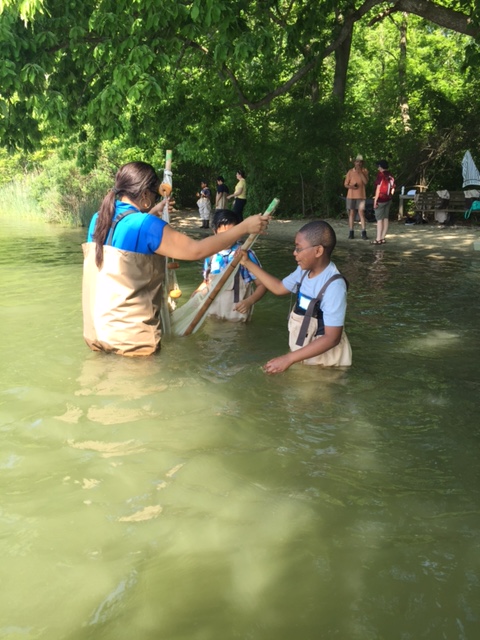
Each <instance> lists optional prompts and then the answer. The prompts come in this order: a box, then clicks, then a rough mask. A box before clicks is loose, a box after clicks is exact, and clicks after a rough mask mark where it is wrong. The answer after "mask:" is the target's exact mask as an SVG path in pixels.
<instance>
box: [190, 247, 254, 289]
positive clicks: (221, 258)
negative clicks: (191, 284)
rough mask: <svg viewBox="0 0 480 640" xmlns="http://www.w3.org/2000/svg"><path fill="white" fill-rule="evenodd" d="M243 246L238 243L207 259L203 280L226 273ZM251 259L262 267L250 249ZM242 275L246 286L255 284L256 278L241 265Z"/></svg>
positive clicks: (249, 255)
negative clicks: (250, 283)
mask: <svg viewBox="0 0 480 640" xmlns="http://www.w3.org/2000/svg"><path fill="white" fill-rule="evenodd" d="M241 246H242V243H241V242H236V243H235V244H234V245H232V246H231V247H230V249H223V251H219V252H218V253H215V254H214V255H213V256H211V257H210V258H205V262H204V265H203V278H204V280H207V279H208V277H209V276H216V275H218V274H219V273H222V272H223V271H225V269H226V268H227V267H228V265H229V264H230V263H231V262H232V260H233V258H234V257H235V251H236V250H237V249H239V248H240V247H241ZM247 253H248V257H249V259H250V260H251V261H252V262H254V263H255V264H258V265H259V266H261V265H260V262H259V260H258V258H257V256H256V255H255V254H254V252H253V251H252V250H251V249H249V250H248V252H247ZM240 275H241V277H242V278H243V280H244V281H245V283H246V284H248V283H249V282H253V281H254V280H255V276H254V275H253V273H250V271H248V269H245V267H244V266H243V265H240Z"/></svg>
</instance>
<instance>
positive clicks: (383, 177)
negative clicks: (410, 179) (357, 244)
mask: <svg viewBox="0 0 480 640" xmlns="http://www.w3.org/2000/svg"><path fill="white" fill-rule="evenodd" d="M377 167H378V173H377V177H376V179H375V183H374V186H375V196H374V197H373V208H374V210H375V219H376V221H377V237H376V239H375V240H372V242H371V244H385V242H386V240H385V236H386V235H387V230H388V215H389V213H390V206H391V204H392V198H393V194H394V193H395V178H394V177H393V176H392V174H391V173H390V171H389V170H388V162H387V161H386V160H378V161H377Z"/></svg>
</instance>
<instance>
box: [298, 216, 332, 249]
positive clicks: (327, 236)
mask: <svg viewBox="0 0 480 640" xmlns="http://www.w3.org/2000/svg"><path fill="white" fill-rule="evenodd" d="M298 233H301V234H302V235H304V236H305V237H306V238H307V240H308V242H310V244H311V245H312V246H313V247H314V246H317V245H320V244H321V245H322V247H323V248H324V249H325V251H326V253H327V255H328V256H331V255H332V252H333V250H334V249H335V245H336V244H337V236H336V235H335V231H334V230H333V228H332V227H331V226H330V225H329V224H328V222H325V220H313V221H312V222H308V223H307V224H305V225H304V226H303V227H302V228H301V229H299V231H298Z"/></svg>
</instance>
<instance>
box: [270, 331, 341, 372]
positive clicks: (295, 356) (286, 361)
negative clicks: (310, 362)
mask: <svg viewBox="0 0 480 640" xmlns="http://www.w3.org/2000/svg"><path fill="white" fill-rule="evenodd" d="M342 331H343V327H325V334H324V335H323V336H319V337H318V338H315V340H312V342H310V344H307V345H305V346H304V347H301V348H300V349H297V350H296V351H290V352H289V353H286V354H285V355H283V356H279V357H278V358H273V359H272V360H269V361H268V362H267V364H266V365H265V366H264V367H263V370H264V371H265V373H282V372H283V371H286V370H287V369H288V368H289V367H291V366H292V364H295V363H296V362H301V361H302V360H307V359H308V358H313V357H314V356H319V355H320V354H322V353H325V352H326V351H328V350H329V349H332V348H333V347H336V346H337V344H338V343H339V342H340V338H341V337H342Z"/></svg>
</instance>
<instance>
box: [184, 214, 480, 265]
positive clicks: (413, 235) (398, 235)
mask: <svg viewBox="0 0 480 640" xmlns="http://www.w3.org/2000/svg"><path fill="white" fill-rule="evenodd" d="M307 222H309V220H275V219H274V220H272V221H271V223H270V225H269V227H268V232H267V235H266V237H267V238H271V239H272V240H277V241H285V242H290V243H293V240H294V238H295V234H296V232H297V231H298V230H299V229H300V228H301V227H302V226H303V225H304V224H306V223H307ZM328 222H329V224H331V226H332V227H333V228H334V230H335V233H336V234H337V244H338V245H342V244H347V243H348V244H355V245H359V246H361V247H363V250H365V251H372V250H373V251H378V250H379V249H381V250H382V251H383V250H387V251H388V250H397V251H398V250H400V251H402V252H405V253H407V254H410V253H414V252H421V253H422V254H427V255H428V254H432V256H437V257H441V256H444V255H446V254H447V253H448V254H449V253H455V252H457V251H474V242H475V241H476V242H477V244H478V243H480V227H477V226H472V225H467V224H465V225H463V224H458V225H452V226H450V227H444V226H442V225H439V224H436V223H433V222H432V223H429V224H423V225H406V224H404V223H403V222H398V221H397V220H391V221H390V225H389V229H388V235H387V242H386V244H385V245H381V246H376V245H371V244H370V241H371V240H374V239H375V234H376V223H374V222H369V223H367V234H368V240H367V241H365V240H361V238H360V231H361V229H360V224H359V223H358V222H357V223H355V239H354V240H348V223H347V219H346V218H344V219H340V220H339V219H331V220H328ZM171 223H172V226H173V227H175V228H177V229H179V230H180V231H183V232H185V233H188V234H197V233H198V234H199V235H206V234H207V233H211V231H207V230H204V229H200V228H199V227H200V221H199V216H198V212H197V211H194V210H184V211H175V212H172V214H171ZM479 255H480V251H479Z"/></svg>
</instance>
